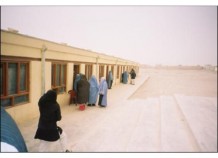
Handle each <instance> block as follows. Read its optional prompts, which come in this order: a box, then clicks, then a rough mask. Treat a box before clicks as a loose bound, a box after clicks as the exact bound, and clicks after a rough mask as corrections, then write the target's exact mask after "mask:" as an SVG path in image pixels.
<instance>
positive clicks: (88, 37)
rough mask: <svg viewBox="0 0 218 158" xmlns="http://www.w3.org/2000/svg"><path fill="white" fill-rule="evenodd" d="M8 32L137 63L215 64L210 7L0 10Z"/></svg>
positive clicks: (214, 13)
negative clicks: (10, 29)
mask: <svg viewBox="0 0 218 158" xmlns="http://www.w3.org/2000/svg"><path fill="white" fill-rule="evenodd" d="M8 27H10V28H14V29H17V30H19V33H21V34H26V35H29V36H34V37H38V38H42V39H46V40H49V41H54V42H57V43H60V42H64V43H67V44H68V45H71V46H74V47H79V48H83V49H89V50H92V51H95V52H99V53H105V54H108V55H113V56H117V57H121V58H125V59H129V60H133V61H136V62H140V63H143V64H152V65H153V64H163V65H205V64H211V65H217V7H216V6H2V7H1V28H2V29H7V28H8Z"/></svg>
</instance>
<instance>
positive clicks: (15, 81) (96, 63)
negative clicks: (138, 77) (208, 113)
mask: <svg viewBox="0 0 218 158" xmlns="http://www.w3.org/2000/svg"><path fill="white" fill-rule="evenodd" d="M132 68H134V69H135V70H136V72H138V71H139V63H137V62H133V61H129V60H125V59H121V58H117V57H114V56H109V55H106V54H101V53H97V52H93V51H89V50H85V49H80V48H76V47H72V46H68V45H66V44H61V43H55V42H51V41H48V40H44V39H39V38H35V37H31V36H27V35H23V34H20V33H18V32H17V31H13V30H12V31H11V30H10V31H7V30H1V106H2V107H5V109H6V110H7V112H9V113H10V115H11V116H12V117H13V118H14V119H15V121H16V122H23V121H25V120H28V119H31V118H34V117H36V116H38V115H39V111H38V100H39V98H40V96H41V95H42V94H43V93H44V92H46V91H47V90H49V89H54V90H56V91H57V93H58V99H57V100H58V102H59V104H60V105H61V106H68V105H69V97H70V95H69V94H68V91H69V90H71V89H72V87H73V81H74V79H75V75H76V74H77V73H83V74H85V75H86V77H87V79H89V78H90V77H91V75H95V76H96V78H97V79H99V78H100V77H102V76H105V77H106V75H107V74H108V72H109V71H112V73H113V78H114V82H113V85H117V84H119V83H120V82H121V76H122V73H123V72H124V71H130V70H131V69H132Z"/></svg>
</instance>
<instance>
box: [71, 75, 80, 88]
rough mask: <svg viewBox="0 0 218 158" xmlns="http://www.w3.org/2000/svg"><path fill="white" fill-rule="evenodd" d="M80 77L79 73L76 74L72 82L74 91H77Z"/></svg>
mask: <svg viewBox="0 0 218 158" xmlns="http://www.w3.org/2000/svg"><path fill="white" fill-rule="evenodd" d="M80 79H81V75H80V74H76V78H75V81H74V84H73V90H74V91H75V92H76V91H77V82H78V81H79V80H80Z"/></svg>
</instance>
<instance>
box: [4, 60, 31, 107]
mask: <svg viewBox="0 0 218 158" xmlns="http://www.w3.org/2000/svg"><path fill="white" fill-rule="evenodd" d="M0 73H1V85H0V86H1V106H3V107H10V106H14V105H18V104H23V103H27V102H29V62H24V61H1V67H0Z"/></svg>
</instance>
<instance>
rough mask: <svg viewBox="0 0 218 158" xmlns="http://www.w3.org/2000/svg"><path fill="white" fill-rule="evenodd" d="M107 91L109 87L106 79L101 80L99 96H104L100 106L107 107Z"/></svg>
mask: <svg viewBox="0 0 218 158" xmlns="http://www.w3.org/2000/svg"><path fill="white" fill-rule="evenodd" d="M107 89H108V85H107V82H106V80H105V78H104V77H102V78H101V82H100V85H99V95H100V96H101V95H103V97H102V99H101V101H99V105H100V106H105V107H106V106H107Z"/></svg>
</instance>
